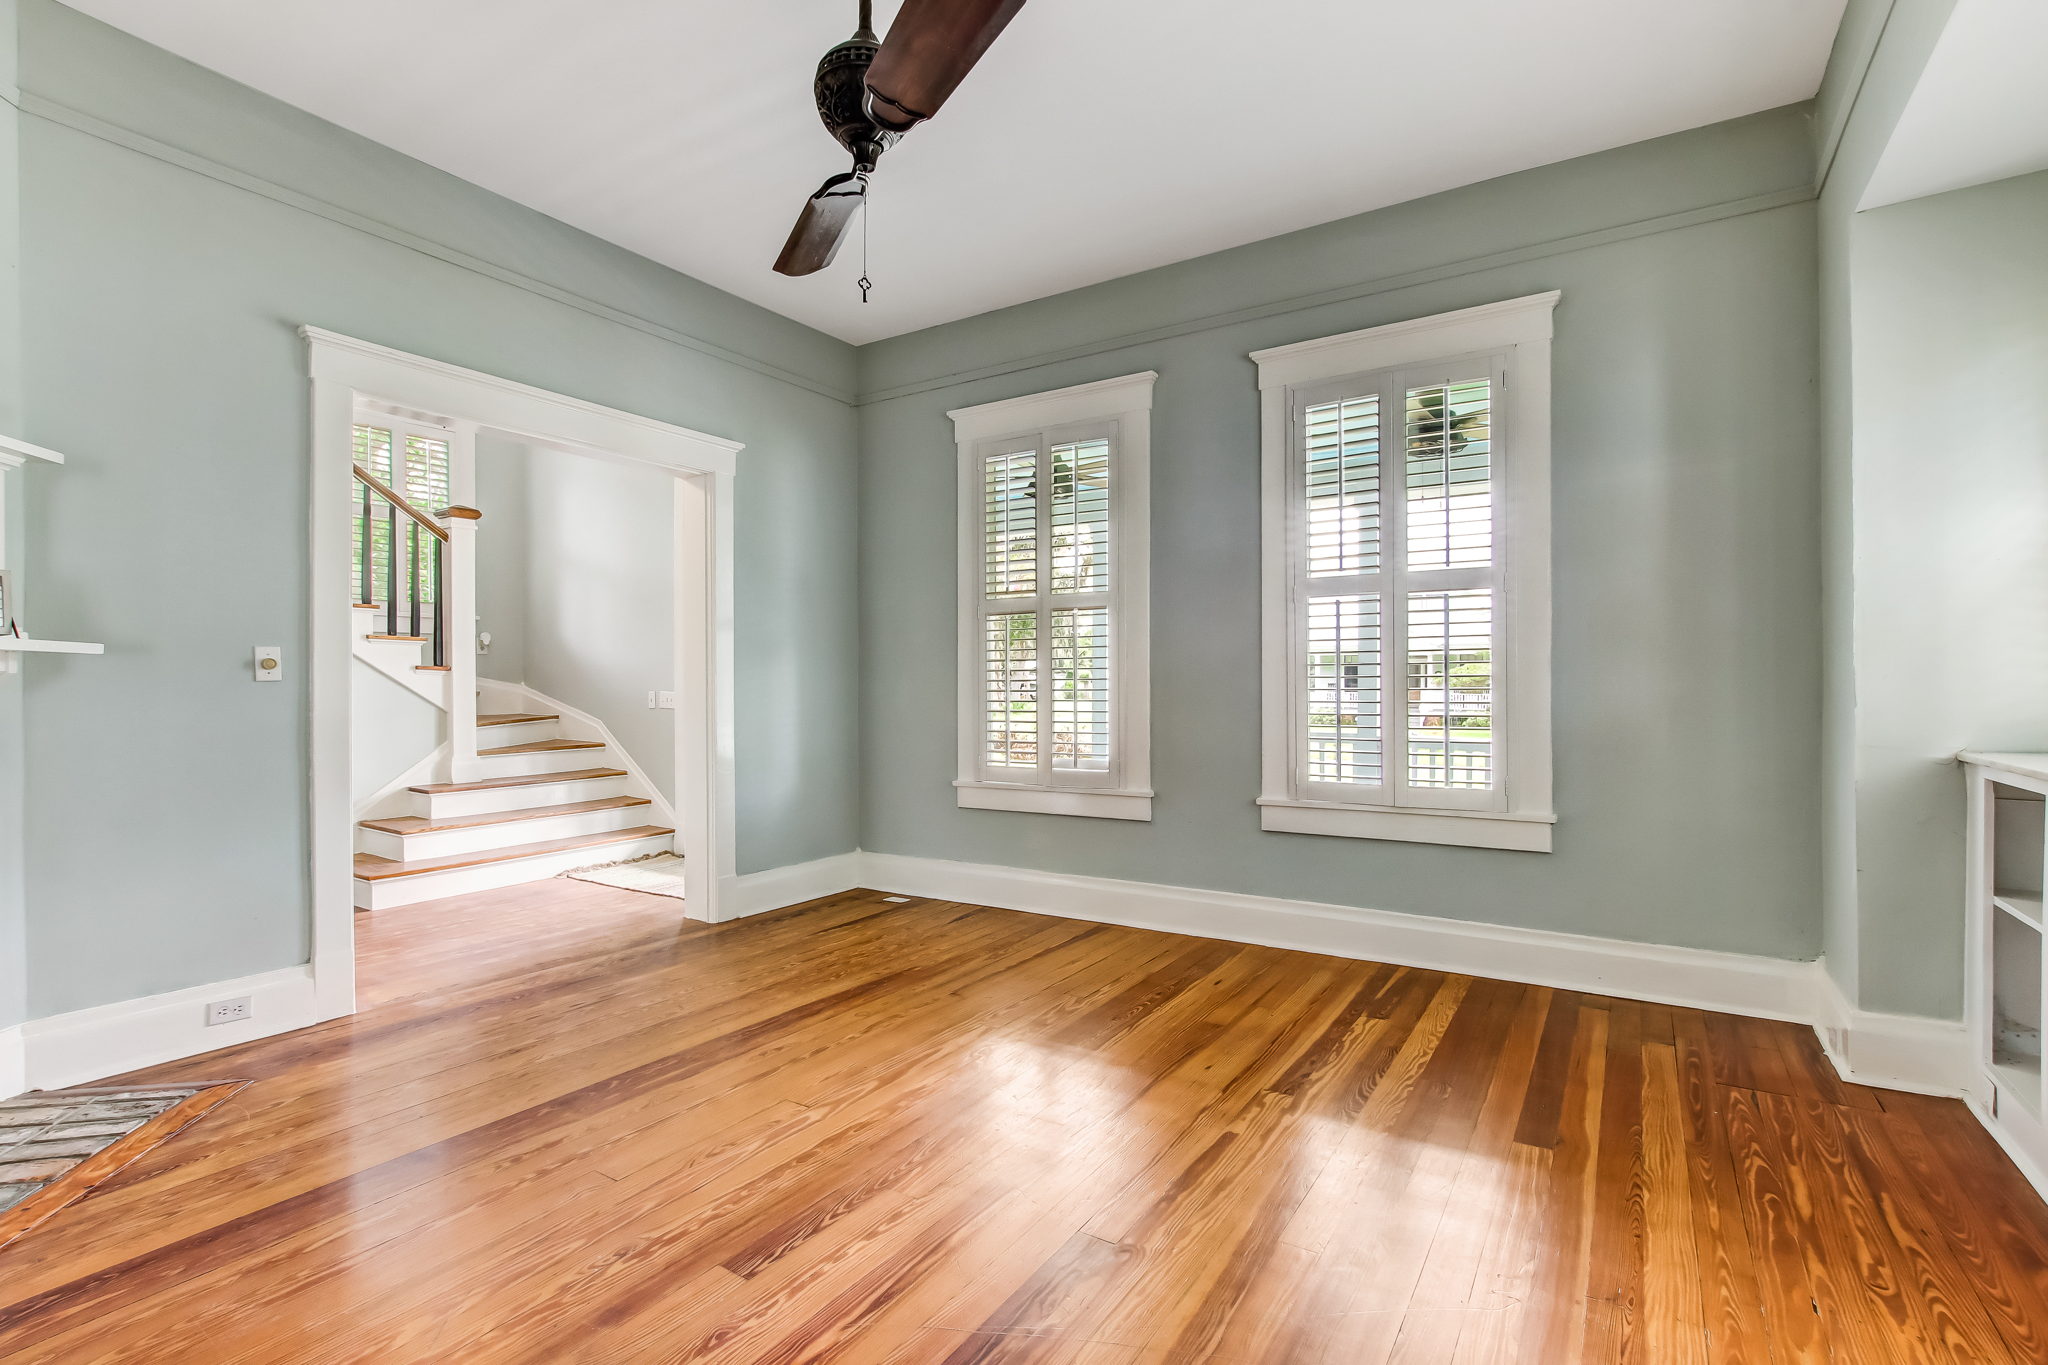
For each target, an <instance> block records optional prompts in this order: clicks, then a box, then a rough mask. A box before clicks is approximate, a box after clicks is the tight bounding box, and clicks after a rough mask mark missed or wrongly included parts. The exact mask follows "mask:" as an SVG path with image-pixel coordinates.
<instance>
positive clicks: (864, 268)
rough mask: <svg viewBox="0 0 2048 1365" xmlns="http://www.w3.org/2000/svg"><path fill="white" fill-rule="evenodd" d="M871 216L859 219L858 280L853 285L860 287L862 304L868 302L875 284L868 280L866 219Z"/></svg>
mask: <svg viewBox="0 0 2048 1365" xmlns="http://www.w3.org/2000/svg"><path fill="white" fill-rule="evenodd" d="M872 216H873V215H871V214H865V213H864V214H862V215H861V218H860V278H859V279H857V280H855V281H854V283H855V284H857V285H859V286H860V301H861V302H862V303H866V302H867V301H868V290H870V289H873V288H874V287H875V282H874V281H873V280H871V279H869V278H868V219H869V218H870V217H872Z"/></svg>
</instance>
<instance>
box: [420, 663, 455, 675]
mask: <svg viewBox="0 0 2048 1365" xmlns="http://www.w3.org/2000/svg"><path fill="white" fill-rule="evenodd" d="M413 671H414V672H416V673H446V672H447V671H448V665H447V664H414V665H413Z"/></svg>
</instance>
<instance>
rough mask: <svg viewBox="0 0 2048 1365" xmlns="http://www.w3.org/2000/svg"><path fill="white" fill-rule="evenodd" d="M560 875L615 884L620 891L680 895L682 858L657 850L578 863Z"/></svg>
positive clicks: (652, 894) (598, 882) (680, 896)
mask: <svg viewBox="0 0 2048 1365" xmlns="http://www.w3.org/2000/svg"><path fill="white" fill-rule="evenodd" d="M562 875H563V876H564V877H574V878H575V879H576V880H577V881H579V882H596V883H597V884H598V885H599V886H616V887H618V888H619V889H620V890H622V891H645V892H646V893H647V894H649V895H651V896H673V897H675V898H676V899H677V900H682V899H683V860H682V857H681V856H680V855H679V854H675V853H657V854H655V855H654V856H653V857H651V858H640V859H637V860H635V861H633V862H630V863H610V864H607V865H606V866H604V867H580V868H577V869H576V870H575V871H574V872H564V873H563V874H562Z"/></svg>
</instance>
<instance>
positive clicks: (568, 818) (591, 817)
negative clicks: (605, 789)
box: [356, 806, 648, 863]
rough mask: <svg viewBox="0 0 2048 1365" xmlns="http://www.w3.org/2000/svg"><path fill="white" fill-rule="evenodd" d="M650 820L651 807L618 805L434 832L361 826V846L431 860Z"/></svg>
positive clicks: (403, 858)
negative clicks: (398, 831) (364, 827)
mask: <svg viewBox="0 0 2048 1365" xmlns="http://www.w3.org/2000/svg"><path fill="white" fill-rule="evenodd" d="M647 823H648V818H647V807H645V806H617V807H614V808H613V809H611V810H588V811H578V812H577V813H576V814H574V815H548V816H543V817H541V818H539V819H535V820H511V821H507V822H506V823H505V824H502V825H480V826H478V827H477V828H475V829H451V830H442V831H439V832H438V833H433V834H387V833H385V832H384V831H383V830H376V829H359V830H357V831H356V850H357V852H360V853H374V854H376V855H377V856H378V857H380V858H390V859H393V860H394V861H397V862H401V863H417V862H428V861H431V860H432V859H435V858H451V857H454V856H455V855H457V854H460V853H480V852H482V851H484V850H485V849H492V848H509V847H511V846H512V845H514V844H540V843H546V842H547V841H548V840H550V839H570V838H574V837H575V836H577V835H579V834H602V833H604V832H605V831H606V830H612V829H625V828H627V827H628V826H631V825H644V824H647Z"/></svg>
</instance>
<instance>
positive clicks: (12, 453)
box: [0, 435, 64, 469]
mask: <svg viewBox="0 0 2048 1365" xmlns="http://www.w3.org/2000/svg"><path fill="white" fill-rule="evenodd" d="M30 460H47V461H49V462H50V463H51V464H63V463H64V457H63V456H62V455H59V454H58V453H57V452H56V451H54V450H52V449H50V448H49V447H48V446H39V445H31V444H29V443H28V442H27V441H24V440H21V439H20V438H18V437H14V436H5V435H0V469H19V468H21V467H22V466H23V465H24V464H26V463H28V462H29V461H30Z"/></svg>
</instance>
